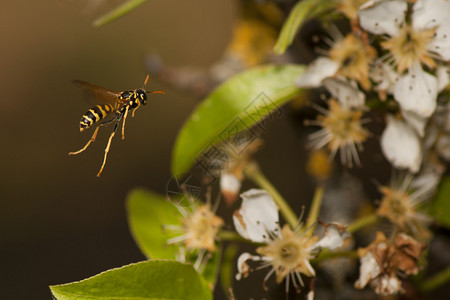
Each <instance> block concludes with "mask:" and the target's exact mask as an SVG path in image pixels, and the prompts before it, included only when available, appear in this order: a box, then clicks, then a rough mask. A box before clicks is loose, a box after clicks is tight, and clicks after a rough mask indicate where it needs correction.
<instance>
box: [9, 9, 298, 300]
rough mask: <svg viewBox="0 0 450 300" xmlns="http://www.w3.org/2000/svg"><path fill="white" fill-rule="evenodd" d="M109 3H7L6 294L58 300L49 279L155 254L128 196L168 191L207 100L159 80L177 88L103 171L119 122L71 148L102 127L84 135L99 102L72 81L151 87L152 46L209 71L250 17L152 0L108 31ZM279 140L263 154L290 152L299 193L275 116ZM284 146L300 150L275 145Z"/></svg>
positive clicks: (157, 103)
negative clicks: (129, 217) (134, 227)
mask: <svg viewBox="0 0 450 300" xmlns="http://www.w3.org/2000/svg"><path fill="white" fill-rule="evenodd" d="M103 2H104V4H102V5H101V6H100V7H99V8H98V9H97V10H95V11H92V10H91V9H89V8H88V7H89V3H90V2H89V1H73V0H72V1H63V0H60V1H48V0H42V1H26V2H24V1H2V3H1V7H0V36H1V41H2V47H1V48H0V88H1V89H0V92H1V95H2V97H1V98H0V103H1V109H0V114H1V120H2V122H1V124H2V136H3V138H2V146H1V148H0V149H1V150H0V151H1V152H0V153H1V163H0V165H1V170H2V173H1V174H2V175H1V181H0V201H1V209H0V211H1V217H0V220H1V235H0V249H1V253H0V261H1V277H0V287H1V297H0V298H2V299H50V298H51V294H50V291H49V289H48V285H51V284H61V283H67V282H71V281H76V280H81V279H83V278H86V277H89V276H92V275H95V274H97V273H99V272H102V271H104V270H107V269H110V268H113V267H118V266H122V265H124V264H128V263H132V262H136V261H140V260H143V259H144V257H143V255H142V254H141V253H140V252H139V249H138V248H137V247H136V245H135V243H134V241H133V240H132V238H131V235H130V233H129V231H128V225H127V221H126V211H125V205H124V203H125V198H126V195H127V193H128V191H129V190H130V189H132V188H134V187H138V186H143V187H147V188H149V189H153V190H155V191H158V192H161V193H164V190H165V186H166V184H167V182H168V181H169V179H170V176H171V175H170V171H169V170H170V160H171V152H172V147H173V144H174V141H175V138H176V135H177V132H178V130H179V128H180V127H181V126H182V124H183V122H184V120H185V119H186V118H187V117H188V116H189V114H190V112H191V111H192V110H193V109H194V107H195V105H196V104H197V103H198V101H199V99H195V98H193V97H190V96H186V95H184V94H183V93H181V92H179V91H175V90H171V89H170V88H169V87H168V86H165V85H164V84H163V83H161V82H158V80H155V79H152V77H150V84H149V87H150V89H151V90H164V91H166V95H165V96H160V95H155V96H154V97H152V98H151V99H150V101H149V103H148V104H147V106H145V107H143V109H139V110H138V111H137V113H136V117H135V118H134V119H131V118H130V119H129V120H128V121H127V128H126V140H125V141H123V142H122V141H121V140H120V136H119V135H117V136H116V138H115V139H114V140H113V143H112V148H111V152H110V154H109V157H108V162H107V165H106V168H105V170H104V172H103V174H102V177H101V178H96V176H95V175H96V173H97V171H98V169H99V167H100V165H101V162H102V158H103V153H104V148H105V146H106V141H107V138H108V136H109V134H110V130H111V128H107V129H106V130H105V129H102V130H100V133H99V136H98V137H97V141H96V142H95V143H94V144H93V145H91V147H90V148H89V149H88V150H87V151H86V152H84V153H82V154H80V155H79V156H74V157H69V156H68V155H67V153H68V152H70V151H75V150H78V149H79V148H81V147H82V146H83V145H84V144H85V143H86V142H87V140H88V139H89V138H90V136H91V134H92V130H89V131H86V132H83V133H80V132H79V125H78V124H79V120H80V118H81V115H82V114H83V113H84V112H85V111H86V110H87V109H88V108H89V106H90V105H89V104H88V103H87V102H86V101H85V100H83V97H82V93H81V91H80V90H79V89H78V88H77V87H75V86H74V85H72V84H71V83H70V81H71V80H72V79H81V80H85V81H88V82H92V83H94V84H97V85H100V86H104V87H106V88H110V89H112V90H125V89H134V88H137V87H140V86H142V83H143V80H144V78H145V76H146V74H147V70H146V68H145V64H144V61H145V56H146V55H148V54H150V53H158V54H159V55H160V56H161V57H162V58H163V59H164V60H165V61H166V62H167V63H168V64H170V65H173V66H177V65H180V66H181V65H196V66H204V67H207V66H208V65H210V64H212V63H213V62H214V61H215V60H217V59H218V58H219V57H220V56H221V54H222V52H223V50H224V48H225V47H226V45H227V43H228V41H229V39H230V36H231V26H232V24H233V21H234V20H235V19H236V17H237V14H238V9H237V6H238V5H237V1H227V0H220V1H219V0H216V1H208V0H198V1H179V0H177V1H170V0H169V1H149V2H148V3H146V4H145V5H143V6H141V7H140V8H139V9H137V10H136V11H134V12H132V13H130V14H129V15H127V16H125V17H123V18H121V19H119V20H117V21H115V22H113V23H111V24H109V25H107V26H105V27H103V28H100V29H97V28H94V27H93V26H92V21H93V20H94V19H95V18H96V17H98V16H99V15H101V14H102V13H103V12H106V11H108V10H109V9H112V8H113V7H114V6H115V5H117V4H118V1H115V2H114V1H113V2H108V1H103ZM91 3H92V2H91ZM275 132H283V135H280V134H273V133H275ZM286 137H288V138H286ZM268 139H269V141H268V142H267V147H266V148H265V149H264V150H263V151H262V153H261V154H260V156H261V158H262V161H264V157H266V158H269V157H270V156H273V155H278V156H279V157H281V158H282V159H281V161H274V160H273V159H272V160H270V159H267V160H266V163H265V167H266V168H267V169H271V170H274V172H275V173H274V175H273V176H269V177H272V178H273V180H274V181H273V183H274V184H275V185H276V186H277V187H278V188H279V189H280V190H281V191H283V192H284V193H285V194H286V195H293V194H295V193H296V191H297V192H298V190H299V186H298V185H291V184H288V183H286V182H285V181H284V180H283V176H282V175H283V173H281V172H285V170H287V169H290V170H293V173H292V174H290V175H289V176H293V178H294V180H295V181H299V178H301V176H302V175H301V174H302V172H303V171H302V170H303V166H302V164H301V163H300V161H301V160H300V157H299V156H298V153H299V148H298V144H297V141H296V138H295V134H294V133H293V131H292V129H291V127H290V125H289V122H288V121H287V120H286V118H282V119H279V120H275V121H274V122H273V124H272V125H271V128H270V129H269V133H268ZM286 141H290V142H286ZM283 143H284V145H285V148H284V149H291V150H281V151H282V152H284V151H286V152H287V153H280V150H279V149H278V150H277V151H278V152H275V150H274V149H275V148H276V147H277V145H280V144H283ZM270 145H272V146H270ZM262 164H263V165H264V163H262ZM303 195H305V194H304V193H303Z"/></svg>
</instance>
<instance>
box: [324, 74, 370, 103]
mask: <svg viewBox="0 0 450 300" xmlns="http://www.w3.org/2000/svg"><path fill="white" fill-rule="evenodd" d="M323 85H324V86H325V88H326V89H327V90H328V91H329V92H330V93H331V95H332V96H333V97H334V98H335V99H337V100H339V103H340V104H341V106H342V107H344V108H352V107H356V108H361V107H363V106H364V101H365V94H364V93H363V92H361V91H360V90H359V89H358V88H357V87H356V86H355V85H351V83H350V82H348V81H347V80H345V78H344V80H341V79H336V78H326V79H325V80H324V81H323Z"/></svg>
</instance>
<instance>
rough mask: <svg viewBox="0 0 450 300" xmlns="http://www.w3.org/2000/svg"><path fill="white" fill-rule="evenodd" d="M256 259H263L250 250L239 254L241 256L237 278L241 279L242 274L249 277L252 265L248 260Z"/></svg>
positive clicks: (238, 262)
mask: <svg viewBox="0 0 450 300" xmlns="http://www.w3.org/2000/svg"><path fill="white" fill-rule="evenodd" d="M250 259H251V260H254V261H259V260H261V257H260V256H258V255H251V254H250V253H248V252H244V253H242V254H241V255H239V258H238V260H237V269H238V273H237V274H236V280H241V279H242V276H244V278H245V277H247V276H248V273H249V272H250V267H249V265H248V264H247V260H250Z"/></svg>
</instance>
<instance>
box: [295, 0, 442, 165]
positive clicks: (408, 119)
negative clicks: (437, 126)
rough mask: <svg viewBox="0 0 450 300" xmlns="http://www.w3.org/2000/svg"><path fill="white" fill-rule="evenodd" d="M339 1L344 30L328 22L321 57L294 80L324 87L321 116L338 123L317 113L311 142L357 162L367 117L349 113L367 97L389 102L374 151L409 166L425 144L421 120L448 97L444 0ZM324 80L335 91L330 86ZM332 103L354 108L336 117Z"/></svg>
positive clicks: (418, 161)
mask: <svg viewBox="0 0 450 300" xmlns="http://www.w3.org/2000/svg"><path fill="white" fill-rule="evenodd" d="M339 3H340V4H339V6H338V10H339V11H340V12H341V13H342V14H343V15H344V16H345V17H347V18H348V19H349V20H350V23H351V28H352V31H351V32H350V33H348V34H346V35H344V34H343V33H341V32H339V30H338V29H337V28H334V27H332V28H331V29H330V38H327V39H326V40H325V42H326V43H327V44H328V45H329V46H330V49H329V50H328V51H322V52H325V54H326V56H321V57H319V58H317V59H316V60H315V61H313V62H312V63H311V64H310V65H309V67H308V68H307V70H306V72H305V73H303V74H302V75H301V77H299V78H298V79H297V82H296V83H297V85H298V86H299V87H306V88H317V87H320V86H323V87H325V88H326V89H327V90H328V92H329V93H330V94H331V98H330V99H329V101H328V105H329V110H328V111H327V113H326V117H327V119H339V121H340V124H342V125H341V126H339V125H334V126H333V127H334V130H330V129H329V125H328V123H327V122H324V120H323V119H324V118H323V117H322V116H320V117H319V118H318V120H317V121H316V122H310V124H311V125H316V126H319V127H322V129H321V130H320V131H319V132H318V133H317V134H314V135H312V136H311V139H312V140H314V142H313V143H312V144H313V146H314V147H315V148H321V147H325V146H327V148H328V149H329V150H330V157H331V158H332V157H334V156H335V154H336V152H337V150H339V151H340V152H341V155H340V156H341V161H342V163H343V164H344V165H347V166H349V167H351V166H353V165H355V164H356V165H360V161H359V158H358V154H357V150H358V151H360V150H362V144H363V143H364V142H365V141H366V140H367V139H368V138H369V137H370V135H369V134H368V132H366V131H363V127H362V126H363V125H364V123H365V122H367V120H365V119H364V118H361V117H359V118H357V117H355V114H356V115H357V116H362V114H363V113H365V112H368V111H369V107H368V106H367V101H369V100H374V99H375V100H376V99H378V101H380V102H386V101H387V102H392V103H393V104H395V105H397V107H398V109H397V110H396V111H392V110H390V111H389V112H387V111H386V113H385V116H384V118H385V129H384V131H383V133H382V135H381V139H380V144H381V149H382V152H383V154H384V156H385V157H386V159H387V160H388V161H389V162H390V163H391V164H392V166H393V167H395V168H398V169H405V170H408V171H409V172H411V173H417V172H419V171H420V170H421V169H423V166H424V165H425V164H427V163H428V161H427V158H426V154H427V153H428V152H429V150H430V149H427V148H426V147H427V145H425V144H424V140H425V137H426V136H427V135H428V131H429V130H430V129H429V128H430V127H431V126H429V125H430V123H433V122H434V120H433V119H434V116H435V115H436V113H437V111H438V106H439V103H441V102H443V103H444V104H445V103H446V102H448V99H445V97H444V95H445V89H446V88H447V87H448V84H449V79H450V67H449V61H450V1H447V0H417V1H406V0H371V1H339ZM330 79H332V80H334V90H335V91H332V90H331V89H330V84H329V81H330ZM336 82H339V84H337V83H336ZM336 90H337V91H339V92H340V93H341V97H340V98H339V97H338V96H337V95H336ZM343 90H345V92H343ZM343 93H345V96H344V95H342V94H343ZM446 95H447V98H448V94H446ZM441 96H442V97H441ZM336 98H337V99H336ZM336 102H337V103H339V105H340V106H342V107H347V109H350V110H352V111H354V112H355V113H354V115H352V116H351V114H349V115H348V116H347V117H342V116H341V117H339V116H338V115H339V114H342V112H341V111H342V110H337V109H336V106H337V105H336ZM372 102H373V101H372ZM322 110H323V109H322ZM346 124H350V126H345V125H346ZM358 127H361V128H358ZM355 128H358V130H355ZM442 139H445V140H448V138H447V135H442V134H440V135H439V134H438V135H435V140H434V141H428V145H430V144H431V145H433V144H435V143H437V144H442V143H444V142H442V141H441V140H442ZM447 156H448V155H447ZM444 158H445V156H444Z"/></svg>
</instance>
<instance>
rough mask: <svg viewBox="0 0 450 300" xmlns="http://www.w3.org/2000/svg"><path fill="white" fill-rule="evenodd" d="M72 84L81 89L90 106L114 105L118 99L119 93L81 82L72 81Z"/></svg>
mask: <svg viewBox="0 0 450 300" xmlns="http://www.w3.org/2000/svg"><path fill="white" fill-rule="evenodd" d="M72 82H73V84H75V85H76V86H78V87H81V88H82V89H83V90H84V92H85V93H86V96H87V98H88V100H89V102H90V103H91V104H112V105H115V103H116V102H117V99H118V98H119V94H120V93H119V92H113V91H111V90H108V89H105V88H102V87H101V86H98V85H95V84H92V83H88V82H85V81H81V80H73V81H72Z"/></svg>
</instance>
